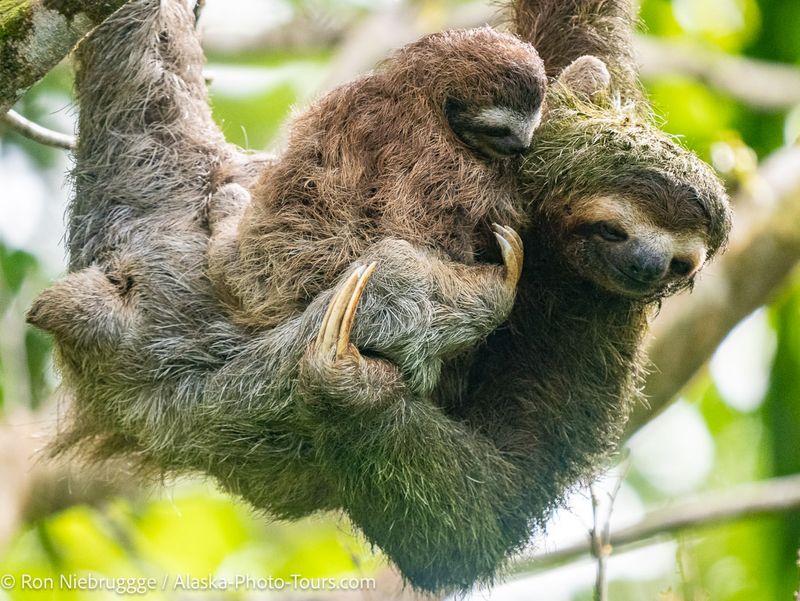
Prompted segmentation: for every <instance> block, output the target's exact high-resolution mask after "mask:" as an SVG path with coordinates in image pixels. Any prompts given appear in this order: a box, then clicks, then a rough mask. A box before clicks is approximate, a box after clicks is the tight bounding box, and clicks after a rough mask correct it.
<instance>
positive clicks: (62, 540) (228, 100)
mask: <svg viewBox="0 0 800 601" xmlns="http://www.w3.org/2000/svg"><path fill="white" fill-rule="evenodd" d="M274 1H275V2H278V1H280V0H274ZM420 3H421V4H422V6H423V7H424V8H425V10H427V11H428V13H430V15H433V16H432V17H431V18H440V17H441V14H442V12H443V11H446V10H449V8H450V7H452V6H453V5H455V4H458V2H457V1H450V0H448V1H447V2H439V1H436V2H427V3H426V2H421V0H420ZM290 4H291V5H292V6H293V7H294V10H295V11H299V12H302V13H304V14H311V15H313V16H314V17H315V18H319V19H321V20H323V21H330V22H331V23H341V22H350V21H355V20H357V19H358V18H360V17H361V16H363V15H365V14H367V13H368V12H369V11H370V10H373V9H374V5H373V4H372V3H370V2H367V1H366V0H364V1H359V0H323V1H312V0H291V2H290ZM437 15H438V16H437ZM641 17H642V27H643V29H644V31H645V32H646V33H647V34H649V35H653V36H663V37H668V38H673V39H678V40H685V41H691V42H693V43H698V44H704V45H708V46H710V47H713V48H716V49H718V50H722V51H725V52H728V53H732V54H740V55H743V56H750V57H754V58H759V59H764V60H769V61H775V62H782V63H789V64H796V65H800V2H798V0H643V1H642V3H641ZM334 56H335V49H329V48H308V49H280V48H279V49H275V48H268V49H263V50H247V51H240V52H233V53H223V52H221V51H219V50H217V51H214V52H211V53H209V57H208V58H209V63H210V72H211V74H212V76H214V72H215V71H217V75H216V76H215V77H214V80H213V81H212V84H211V86H210V90H211V95H212V104H213V111H214V116H215V118H216V119H217V121H218V122H219V123H220V124H221V126H222V127H223V129H224V131H225V133H226V135H227V136H228V138H229V139H230V140H231V141H232V142H234V143H236V144H239V145H240V146H243V147H247V148H250V149H255V150H258V149H262V148H265V147H268V146H270V145H274V144H277V143H279V140H280V134H281V132H282V124H283V123H285V120H286V118H287V116H288V115H289V114H290V112H291V111H292V109H293V108H294V107H295V106H299V107H300V108H301V107H302V106H303V104H304V103H306V102H308V99H309V98H313V96H314V95H315V94H316V93H317V92H318V90H319V86H320V85H322V82H323V81H324V80H325V76H326V74H327V73H328V68H329V66H330V64H331V61H332V60H333V57H334ZM236 82H242V84H241V85H237V83H236ZM647 85H648V90H649V93H650V95H651V98H652V100H653V102H654V105H655V107H656V109H657V111H658V114H659V115H660V117H661V118H662V119H663V127H664V129H665V130H666V131H668V132H670V133H672V134H675V135H677V136H680V137H681V138H682V139H683V140H684V141H685V143H686V144H687V145H688V146H690V147H691V148H693V149H694V150H695V151H697V152H698V153H699V154H700V155H701V156H703V157H704V158H706V159H708V160H711V159H713V157H714V156H715V155H714V152H715V149H717V150H718V149H719V148H720V147H724V148H725V149H728V150H730V154H731V156H733V157H734V159H735V160H734V164H733V167H732V168H731V169H730V170H728V171H727V172H726V173H724V175H725V176H726V177H727V178H728V181H729V183H730V185H731V187H732V188H735V187H736V186H737V185H739V184H740V183H741V180H743V179H744V178H746V177H747V176H748V175H749V174H750V173H751V172H752V167H753V164H752V163H753V161H754V157H759V158H763V157H765V156H767V155H769V154H770V153H771V152H773V151H774V150H775V149H776V148H778V147H779V146H780V145H781V144H783V143H784V137H785V129H786V124H787V119H788V118H789V116H788V114H787V113H783V112H778V113H765V112H763V111H758V110H755V109H753V108H751V107H748V106H745V105H743V104H741V103H740V102H738V101H737V100H736V99H734V98H730V97H726V96H725V95H723V94H720V93H719V92H717V91H714V90H712V89H709V88H708V87H707V86H705V85H704V84H702V83H700V82H697V81H695V80H692V79H688V78H681V77H675V76H673V77H669V78H661V79H658V80H655V81H650V82H647ZM69 88H70V71H69V69H68V68H67V67H65V66H64V65H62V66H60V67H59V68H58V69H56V70H55V71H54V72H52V73H51V74H50V75H48V77H47V78H45V80H44V81H43V82H41V83H40V84H39V85H37V86H36V87H35V88H34V89H33V90H32V92H31V93H30V94H28V95H27V96H26V97H25V98H24V99H23V100H22V101H21V103H20V106H19V107H18V108H19V109H20V110H21V111H22V112H23V113H24V114H26V115H27V116H29V117H31V118H33V119H35V120H37V121H40V122H43V123H45V124H48V120H49V119H50V117H51V116H52V111H53V110H58V109H59V108H69V100H68V98H69ZM54 107H56V108H55V109H54ZM798 115H800V108H798V109H796V110H795V112H794V116H793V117H791V118H792V119H795V121H797V120H798V119H800V117H798ZM796 129H800V126H797V127H796ZM12 146H13V147H15V148H18V149H22V150H23V151H24V152H25V153H27V154H28V155H29V156H30V157H31V158H32V159H33V161H34V162H35V165H36V166H37V168H39V169H41V170H42V173H43V174H44V173H47V172H48V170H51V169H53V166H54V164H55V163H54V157H55V156H57V155H56V153H57V152H58V151H55V150H53V149H50V148H44V147H42V146H40V145H38V144H35V143H32V142H30V141H28V140H25V139H24V138H21V137H20V136H17V135H15V134H13V133H11V132H8V131H3V130H2V129H0V159H2V155H3V152H4V148H5V149H8V148H11V147H12ZM41 272H42V269H41V265H40V260H39V258H37V257H36V256H34V255H33V254H31V253H30V252H28V251H27V250H25V249H15V248H9V247H8V246H7V245H5V244H4V243H3V241H2V240H0V326H2V325H3V324H5V326H3V327H6V328H8V326H9V325H13V326H14V327H15V329H14V328H12V329H14V331H17V332H22V335H21V336H18V337H17V339H15V338H14V337H13V336H11V335H10V334H9V332H10V331H11V330H9V329H7V330H6V331H3V332H0V412H2V411H4V410H5V411H10V410H12V409H13V408H14V407H15V406H18V405H20V404H26V405H30V406H31V407H32V408H36V407H38V406H40V405H41V404H43V403H44V402H45V401H46V400H47V399H48V398H49V397H50V396H51V394H52V392H53V391H52V378H51V377H50V371H49V370H50V367H49V366H50V362H49V358H50V345H49V341H48V339H47V338H46V337H44V336H42V335H41V334H39V333H38V332H35V331H33V330H30V329H24V327H23V326H22V321H23V319H24V317H23V315H24V310H25V308H26V306H27V303H28V302H30V299H31V298H32V297H33V295H34V294H35V292H36V291H37V290H38V289H40V288H41V287H42V286H44V285H45V281H44V280H45V278H44V277H43V274H42V273H41ZM768 314H769V324H770V327H771V329H772V331H773V332H774V335H775V339H776V344H777V346H776V351H775V356H774V359H773V364H772V369H771V373H770V380H769V385H768V391H767V394H766V396H765V399H764V400H763V402H762V403H761V404H759V405H758V406H757V407H756V408H754V409H750V410H746V411H745V410H740V409H736V408H735V407H734V406H732V405H731V404H730V403H729V402H727V401H726V399H725V398H724V396H723V394H722V393H721V392H720V390H719V389H718V387H717V383H715V381H714V380H713V378H712V377H711V376H710V374H708V373H704V374H701V375H700V376H699V377H698V378H697V379H696V380H695V381H694V382H693V383H692V385H691V386H690V387H689V388H688V389H687V390H686V391H684V396H685V398H686V399H687V400H688V401H689V402H691V403H692V404H693V405H694V406H695V407H696V408H697V409H698V410H699V413H700V415H701V416H702V421H703V422H704V425H705V428H707V430H708V432H709V433H710V436H711V437H712V439H713V443H714V463H713V469H712V471H711V473H710V474H709V475H708V477H707V478H706V479H705V482H704V483H703V484H702V485H701V487H700V488H701V489H702V488H706V489H718V488H724V487H726V486H731V485H733V484H737V483H743V482H748V481H751V480H757V479H763V478H768V477H771V476H778V475H786V474H795V473H799V472H800V445H799V444H798V440H800V402H799V401H800V278H795V281H794V283H793V284H791V285H789V286H787V288H786V289H785V290H784V292H783V293H782V294H781V295H780V297H779V298H778V299H777V300H776V302H775V303H774V304H773V306H772V307H770V308H769V313H768ZM687 335H690V334H689V333H687ZM12 343H13V344H12ZM20 361H21V364H22V365H27V370H22V372H24V373H20V371H19V370H17V369H16V366H18V365H20ZM21 390H24V391H26V392H25V394H21V393H20V392H19V391H21ZM9 391H15V394H14V395H10V393H9ZM676 436H678V434H676ZM628 483H629V484H630V485H631V486H632V487H633V488H634V489H635V490H636V492H637V493H638V494H639V496H640V497H641V499H642V500H643V501H644V502H645V503H646V504H647V505H651V504H655V503H659V502H661V501H665V500H667V498H666V495H665V493H664V492H662V491H661V490H660V489H659V488H658V487H657V486H655V484H657V483H654V482H652V481H651V480H649V479H648V476H647V474H645V473H643V472H639V471H637V470H635V469H634V470H633V471H632V472H631V473H630V475H629V477H628ZM171 495H172V496H171V497H170V498H167V499H161V498H156V499H151V500H149V501H131V500H126V499H112V500H110V501H109V502H108V503H107V504H106V505H105V506H103V507H102V508H101V509H91V508H89V507H85V506H78V507H73V508H71V509H68V510H65V511H63V512H60V513H58V514H55V515H53V516H51V517H48V518H46V519H43V520H40V521H38V522H36V523H34V524H26V525H25V526H24V527H23V528H21V529H20V531H19V532H18V533H17V535H16V536H15V537H14V538H13V540H12V541H11V542H10V543H9V545H8V546H7V548H5V549H4V550H0V575H2V574H4V573H9V574H12V575H15V576H21V575H22V574H31V575H35V576H41V577H47V576H56V575H58V574H59V573H76V574H87V573H94V574H102V575H107V576H109V577H122V576H154V577H156V578H161V577H163V576H164V575H166V574H170V575H173V576H174V575H175V574H184V573H185V574H191V575H193V576H196V577H205V576H207V575H208V574H213V575H216V576H224V575H235V574H242V573H245V574H251V575H253V576H257V577H266V576H276V577H289V576H290V575H291V574H295V573H299V574H302V575H303V576H306V577H317V576H331V575H342V574H357V575H373V574H375V573H376V571H377V570H378V566H379V562H378V561H376V560H375V558H374V556H373V555H372V554H371V553H370V551H369V549H367V548H366V547H365V546H364V544H363V543H362V542H361V541H360V540H359V539H358V538H357V537H354V536H353V535H352V534H351V533H350V532H349V531H348V530H347V528H346V526H344V525H343V523H340V521H339V520H338V519H334V518H331V517H325V518H323V517H320V518H313V519H308V520H302V521H299V522H297V523H294V524H283V523H272V522H270V521H269V520H268V519H265V518H264V517H263V516H259V515H254V514H253V513H252V512H251V510H250V509H249V508H248V507H246V506H244V505H241V504H238V503H237V502H236V501H234V500H232V499H230V498H228V497H223V496H221V495H219V494H217V493H215V492H213V491H212V490H210V489H208V488H204V487H201V486H198V485H196V484H192V485H180V486H178V487H176V488H175V489H174V490H173V491H172V493H171ZM798 547H800V516H798V515H797V514H784V515H779V516H772V517H767V518H759V519H750V520H745V521H741V522H738V523H734V524H728V525H722V526H716V527H713V528H708V529H704V530H702V531H701V532H697V533H694V532H689V533H686V534H684V535H682V536H681V537H680V539H679V544H678V547H677V548H678V552H677V555H676V558H675V569H674V571H673V572H672V573H671V574H664V575H662V577H660V578H658V579H657V580H654V581H646V580H645V581H637V582H626V581H616V582H613V583H612V598H613V599H615V601H627V600H630V601H640V600H642V599H659V598H660V599H664V600H665V601H667V600H675V601H677V600H678V599H680V600H681V601H700V600H705V599H711V600H714V601H774V600H777V599H790V598H791V596H792V594H793V592H794V591H795V590H797V588H798V573H797V567H796V565H795V558H796V553H797V549H798ZM5 595H7V596H8V597H9V598H10V599H14V601H18V600H27V599H37V600H38V599H55V598H57V599H75V600H83V599H90V598H91V599H96V598H109V599H111V598H116V596H114V595H90V594H87V593H78V592H75V593H68V592H64V591H59V592H58V593H57V594H55V595H54V594H53V593H51V592H39V593H34V592H31V591H21V590H19V588H17V589H14V590H12V591H8V592H6V593H5ZM232 597H233V598H244V596H243V595H241V594H240V595H238V596H237V595H233V596H232ZM589 597H590V592H589V591H588V589H587V590H586V591H584V592H583V593H581V595H580V598H581V599H588V598H589ZM148 598H153V599H173V598H175V595H172V594H163V593H153V594H151V595H148ZM378 598H379V597H378ZM3 599H4V593H3V592H2V591H0V600H3Z"/></svg>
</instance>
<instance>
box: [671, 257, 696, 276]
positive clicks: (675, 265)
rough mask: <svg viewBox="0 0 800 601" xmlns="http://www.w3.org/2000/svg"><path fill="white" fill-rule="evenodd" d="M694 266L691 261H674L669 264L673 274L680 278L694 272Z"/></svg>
mask: <svg viewBox="0 0 800 601" xmlns="http://www.w3.org/2000/svg"><path fill="white" fill-rule="evenodd" d="M693 267H694V266H693V265H692V264H691V263H690V262H689V261H684V260H683V259H672V262H671V263H670V264H669V269H670V271H671V272H672V273H674V274H675V275H678V276H687V275H689V274H690V273H691V272H692V269H693Z"/></svg>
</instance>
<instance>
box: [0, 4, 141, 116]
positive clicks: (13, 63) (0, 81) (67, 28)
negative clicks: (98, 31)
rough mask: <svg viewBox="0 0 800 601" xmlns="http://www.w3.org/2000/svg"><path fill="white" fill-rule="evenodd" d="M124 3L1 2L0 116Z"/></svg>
mask: <svg viewBox="0 0 800 601" xmlns="http://www.w3.org/2000/svg"><path fill="white" fill-rule="evenodd" d="M125 1H126V0H103V1H101V2H97V1H96V0H71V1H70V2H35V1H34V0H2V1H1V2H0V5H1V6H2V9H3V11H2V15H0V114H3V113H5V112H6V111H7V110H8V109H9V108H11V106H12V105H13V104H14V103H15V102H16V101H17V100H18V99H19V98H20V96H22V94H24V93H25V91H26V90H27V89H28V88H29V87H30V86H32V85H33V84H34V83H36V82H37V81H39V80H40V79H41V78H42V77H44V75H45V74H46V73H47V72H48V71H50V69H52V68H53V67H55V66H56V65H57V64H58V62H59V61H60V60H61V59H62V58H64V57H65V56H66V55H67V54H68V53H69V51H70V50H71V49H72V48H73V47H74V46H75V44H77V43H78V42H79V41H80V40H81V38H82V37H83V36H85V35H86V34H87V33H89V32H90V31H91V30H92V29H94V28H95V27H96V26H97V25H99V24H100V23H102V22H103V21H104V20H105V19H106V18H108V17H109V16H110V15H111V14H112V13H113V12H114V11H115V10H117V9H118V8H119V7H120V6H122V5H123V4H124V3H125Z"/></svg>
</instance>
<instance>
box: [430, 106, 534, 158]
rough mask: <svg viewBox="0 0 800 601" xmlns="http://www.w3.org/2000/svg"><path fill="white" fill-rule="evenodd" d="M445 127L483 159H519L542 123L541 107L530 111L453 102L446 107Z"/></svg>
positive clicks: (532, 108)
mask: <svg viewBox="0 0 800 601" xmlns="http://www.w3.org/2000/svg"><path fill="white" fill-rule="evenodd" d="M444 110H445V115H446V116H447V123H448V124H449V126H450V129H452V130H453V133H454V134H455V135H456V136H457V137H458V139H459V140H461V141H462V142H463V143H464V144H466V145H467V146H468V147H469V148H470V149H472V150H473V151H474V152H475V153H477V154H478V155H480V156H483V157H485V158H490V159H503V158H508V157H514V156H520V155H522V154H524V153H525V152H527V150H528V149H529V148H530V146H531V139H532V138H533V132H534V130H535V129H536V128H537V127H538V126H539V122H540V121H541V105H537V106H535V107H531V108H529V109H527V110H526V109H519V108H514V107H510V106H500V105H498V106H488V107H479V106H468V105H467V104H466V103H465V102H462V101H460V100H457V99H455V98H448V99H447V101H446V103H445V107H444Z"/></svg>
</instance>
